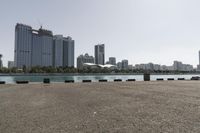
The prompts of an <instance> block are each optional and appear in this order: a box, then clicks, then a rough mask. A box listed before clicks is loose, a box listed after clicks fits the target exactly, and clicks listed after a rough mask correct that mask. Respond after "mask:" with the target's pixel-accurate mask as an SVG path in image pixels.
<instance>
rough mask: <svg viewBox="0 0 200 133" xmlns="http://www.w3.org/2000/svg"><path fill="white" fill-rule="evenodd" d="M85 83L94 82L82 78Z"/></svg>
mask: <svg viewBox="0 0 200 133" xmlns="http://www.w3.org/2000/svg"><path fill="white" fill-rule="evenodd" d="M82 82H83V83H89V82H92V80H82Z"/></svg>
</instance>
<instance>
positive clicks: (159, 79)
mask: <svg viewBox="0 0 200 133" xmlns="http://www.w3.org/2000/svg"><path fill="white" fill-rule="evenodd" d="M156 80H157V81H163V80H164V79H163V78H157V79H156Z"/></svg>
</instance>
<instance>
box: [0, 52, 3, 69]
mask: <svg viewBox="0 0 200 133" xmlns="http://www.w3.org/2000/svg"><path fill="white" fill-rule="evenodd" d="M2 57H3V55H2V54H0V68H2V67H3V61H2V59H1V58H2Z"/></svg>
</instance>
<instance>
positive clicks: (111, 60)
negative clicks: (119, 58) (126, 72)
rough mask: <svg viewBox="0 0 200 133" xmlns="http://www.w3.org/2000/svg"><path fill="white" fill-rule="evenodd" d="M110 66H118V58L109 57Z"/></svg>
mask: <svg viewBox="0 0 200 133" xmlns="http://www.w3.org/2000/svg"><path fill="white" fill-rule="evenodd" d="M109 64H111V65H116V58H115V57H109Z"/></svg>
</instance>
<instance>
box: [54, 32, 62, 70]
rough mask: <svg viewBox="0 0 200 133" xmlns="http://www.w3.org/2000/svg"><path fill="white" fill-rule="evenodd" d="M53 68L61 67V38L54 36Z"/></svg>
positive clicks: (60, 36)
mask: <svg viewBox="0 0 200 133" xmlns="http://www.w3.org/2000/svg"><path fill="white" fill-rule="evenodd" d="M53 49H54V57H53V58H54V59H55V60H54V63H53V64H54V66H55V67H62V66H63V36H62V35H56V36H54V44H53Z"/></svg>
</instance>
